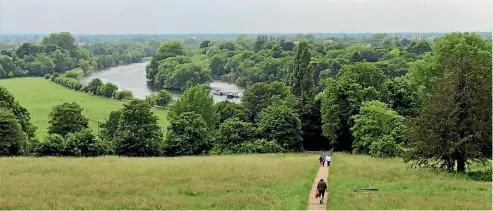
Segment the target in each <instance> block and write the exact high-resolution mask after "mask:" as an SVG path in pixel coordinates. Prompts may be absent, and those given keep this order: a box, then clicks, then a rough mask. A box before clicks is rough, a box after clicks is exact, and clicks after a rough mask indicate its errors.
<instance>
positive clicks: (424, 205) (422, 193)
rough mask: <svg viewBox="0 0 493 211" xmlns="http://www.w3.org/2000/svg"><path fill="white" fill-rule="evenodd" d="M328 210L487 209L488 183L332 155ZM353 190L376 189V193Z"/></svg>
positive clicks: (392, 161) (391, 162) (387, 161)
mask: <svg viewBox="0 0 493 211" xmlns="http://www.w3.org/2000/svg"><path fill="white" fill-rule="evenodd" d="M332 157H333V159H332V160H333V162H332V163H331V168H330V171H329V203H328V209H333V210H347V209H353V210H354V209H366V210H381V209H407V210H420V209H425V210H436V209H442V210H443V209H445V210H471V209H473V210H481V209H483V210H484V209H486V210H491V206H492V203H491V197H492V193H491V191H492V188H491V185H492V183H491V182H476V181H472V180H469V179H467V178H465V176H463V175H450V174H442V173H434V172H431V171H427V170H423V169H421V170H420V169H412V168H409V167H407V166H406V164H404V163H403V162H402V160H400V159H376V158H371V157H369V156H360V155H349V154H344V153H334V155H333V156H332ZM353 188H379V191H378V192H376V193H358V192H356V193H355V192H353Z"/></svg>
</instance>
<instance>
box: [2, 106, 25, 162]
mask: <svg viewBox="0 0 493 211" xmlns="http://www.w3.org/2000/svg"><path fill="white" fill-rule="evenodd" d="M26 138H27V137H26V136H25V133H24V132H23V131H22V129H21V125H20V124H19V121H18V120H17V117H16V116H15V115H14V114H12V112H11V111H9V110H5V109H3V108H0V156H16V155H21V154H22V153H23V149H22V146H23V145H24V143H25V142H26V141H27V140H26Z"/></svg>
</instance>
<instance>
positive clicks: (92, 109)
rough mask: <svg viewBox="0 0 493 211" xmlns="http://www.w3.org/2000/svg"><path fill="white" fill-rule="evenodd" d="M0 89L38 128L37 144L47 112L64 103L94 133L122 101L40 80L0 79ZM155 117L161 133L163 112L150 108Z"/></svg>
mask: <svg viewBox="0 0 493 211" xmlns="http://www.w3.org/2000/svg"><path fill="white" fill-rule="evenodd" d="M0 86H3V87H5V88H6V89H7V90H9V92H10V93H12V94H13V95H14V97H15V99H16V100H17V101H19V103H20V104H21V105H22V106H23V107H25V108H26V109H27V110H28V111H29V113H30V114H31V123H32V124H34V125H35V126H36V127H38V129H37V130H36V137H38V138H39V139H40V140H41V141H42V140H43V139H44V137H45V136H46V135H47V133H48V129H47V128H48V125H49V123H48V121H49V119H48V115H49V113H50V112H51V109H52V108H53V107H54V106H55V105H58V104H62V103H64V102H69V103H71V102H76V103H78V104H79V105H80V106H81V107H82V108H84V111H83V114H84V115H85V116H86V117H87V118H88V119H89V127H90V128H91V129H92V130H93V131H94V133H97V129H98V121H100V122H103V121H104V120H105V119H106V118H108V115H109V114H110V112H111V111H115V110H118V109H120V108H122V107H123V106H122V105H123V103H124V102H122V101H118V100H114V99H109V98H104V97H99V96H93V95H90V94H87V93H83V92H77V91H74V90H71V89H67V88H65V87H63V86H61V85H58V84H55V83H53V82H51V81H48V80H45V79H44V78H13V79H2V80H0ZM153 112H154V113H155V114H156V115H157V116H158V117H159V124H160V125H161V127H162V128H163V130H162V131H163V133H165V132H166V130H165V128H166V127H167V125H168V122H167V118H166V117H167V111H166V110H163V109H157V108H153Z"/></svg>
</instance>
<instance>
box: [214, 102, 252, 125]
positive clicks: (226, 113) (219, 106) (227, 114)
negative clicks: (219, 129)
mask: <svg viewBox="0 0 493 211" xmlns="http://www.w3.org/2000/svg"><path fill="white" fill-rule="evenodd" d="M214 107H215V108H216V111H217V114H218V115H219V124H221V123H223V122H224V121H226V120H228V119H231V118H235V117H236V118H238V119H239V120H243V121H245V120H246V116H245V107H244V106H243V105H242V104H238V103H233V102H230V101H227V100H226V101H221V102H218V103H216V104H215V105H214Z"/></svg>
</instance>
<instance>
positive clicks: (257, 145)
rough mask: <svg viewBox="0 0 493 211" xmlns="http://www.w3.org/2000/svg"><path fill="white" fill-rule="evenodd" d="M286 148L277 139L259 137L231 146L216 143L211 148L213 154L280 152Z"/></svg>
mask: <svg viewBox="0 0 493 211" xmlns="http://www.w3.org/2000/svg"><path fill="white" fill-rule="evenodd" d="M279 152H284V149H283V148H282V147H281V145H279V144H278V143H277V142H276V141H267V140H265V139H257V140H255V141H249V142H244V143H241V144H238V145H236V146H233V147H230V148H223V145H216V146H214V148H213V149H212V150H211V153H212V154H237V153H279Z"/></svg>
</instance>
